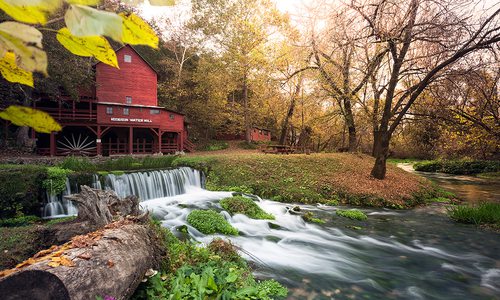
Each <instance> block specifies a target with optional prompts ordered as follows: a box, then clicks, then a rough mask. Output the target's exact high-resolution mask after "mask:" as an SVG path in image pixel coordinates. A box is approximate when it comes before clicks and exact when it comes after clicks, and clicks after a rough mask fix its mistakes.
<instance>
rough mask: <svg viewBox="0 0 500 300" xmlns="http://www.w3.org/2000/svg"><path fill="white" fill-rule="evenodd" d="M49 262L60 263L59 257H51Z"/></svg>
mask: <svg viewBox="0 0 500 300" xmlns="http://www.w3.org/2000/svg"><path fill="white" fill-rule="evenodd" d="M50 260H51V261H55V262H61V258H60V257H51V258H50Z"/></svg>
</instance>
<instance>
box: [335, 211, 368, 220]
mask: <svg viewBox="0 0 500 300" xmlns="http://www.w3.org/2000/svg"><path fill="white" fill-rule="evenodd" d="M337 216H341V217H344V218H349V219H352V220H358V221H363V220H366V219H368V217H367V216H366V214H365V213H364V212H362V211H360V210H357V209H351V210H343V209H338V210H337Z"/></svg>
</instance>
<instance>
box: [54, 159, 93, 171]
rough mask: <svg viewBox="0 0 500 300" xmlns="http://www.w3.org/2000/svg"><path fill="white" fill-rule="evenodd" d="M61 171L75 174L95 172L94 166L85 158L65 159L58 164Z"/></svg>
mask: <svg viewBox="0 0 500 300" xmlns="http://www.w3.org/2000/svg"><path fill="white" fill-rule="evenodd" d="M59 167H60V168H62V169H67V170H72V171H76V172H82V171H84V172H95V171H96V170H97V167H96V164H94V163H92V162H91V161H90V160H89V159H88V158H86V157H74V156H69V157H66V158H65V159H64V160H63V161H62V162H61V163H60V164H59Z"/></svg>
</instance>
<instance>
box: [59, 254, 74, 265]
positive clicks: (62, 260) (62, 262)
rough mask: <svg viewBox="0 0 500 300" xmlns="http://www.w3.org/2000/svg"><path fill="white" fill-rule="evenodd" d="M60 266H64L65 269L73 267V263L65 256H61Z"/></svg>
mask: <svg viewBox="0 0 500 300" xmlns="http://www.w3.org/2000/svg"><path fill="white" fill-rule="evenodd" d="M61 265H63V266H65V267H74V266H75V263H74V262H73V261H72V260H71V259H69V258H68V257H67V256H63V257H61Z"/></svg>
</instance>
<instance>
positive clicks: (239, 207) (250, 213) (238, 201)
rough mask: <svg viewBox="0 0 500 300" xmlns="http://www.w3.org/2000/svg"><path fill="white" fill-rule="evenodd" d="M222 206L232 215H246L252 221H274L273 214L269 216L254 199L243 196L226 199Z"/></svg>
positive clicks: (221, 202)
mask: <svg viewBox="0 0 500 300" xmlns="http://www.w3.org/2000/svg"><path fill="white" fill-rule="evenodd" d="M220 205H221V206H222V208H223V209H224V210H227V211H228V212H229V213H230V214H232V215H234V214H244V215H246V216H247V217H249V218H251V219H267V220H274V216H273V215H272V214H268V213H266V212H265V211H263V210H262V208H260V207H259V206H258V205H257V203H255V202H254V201H253V200H252V199H249V198H247V197H243V196H234V197H230V198H224V199H222V200H221V201H220Z"/></svg>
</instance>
